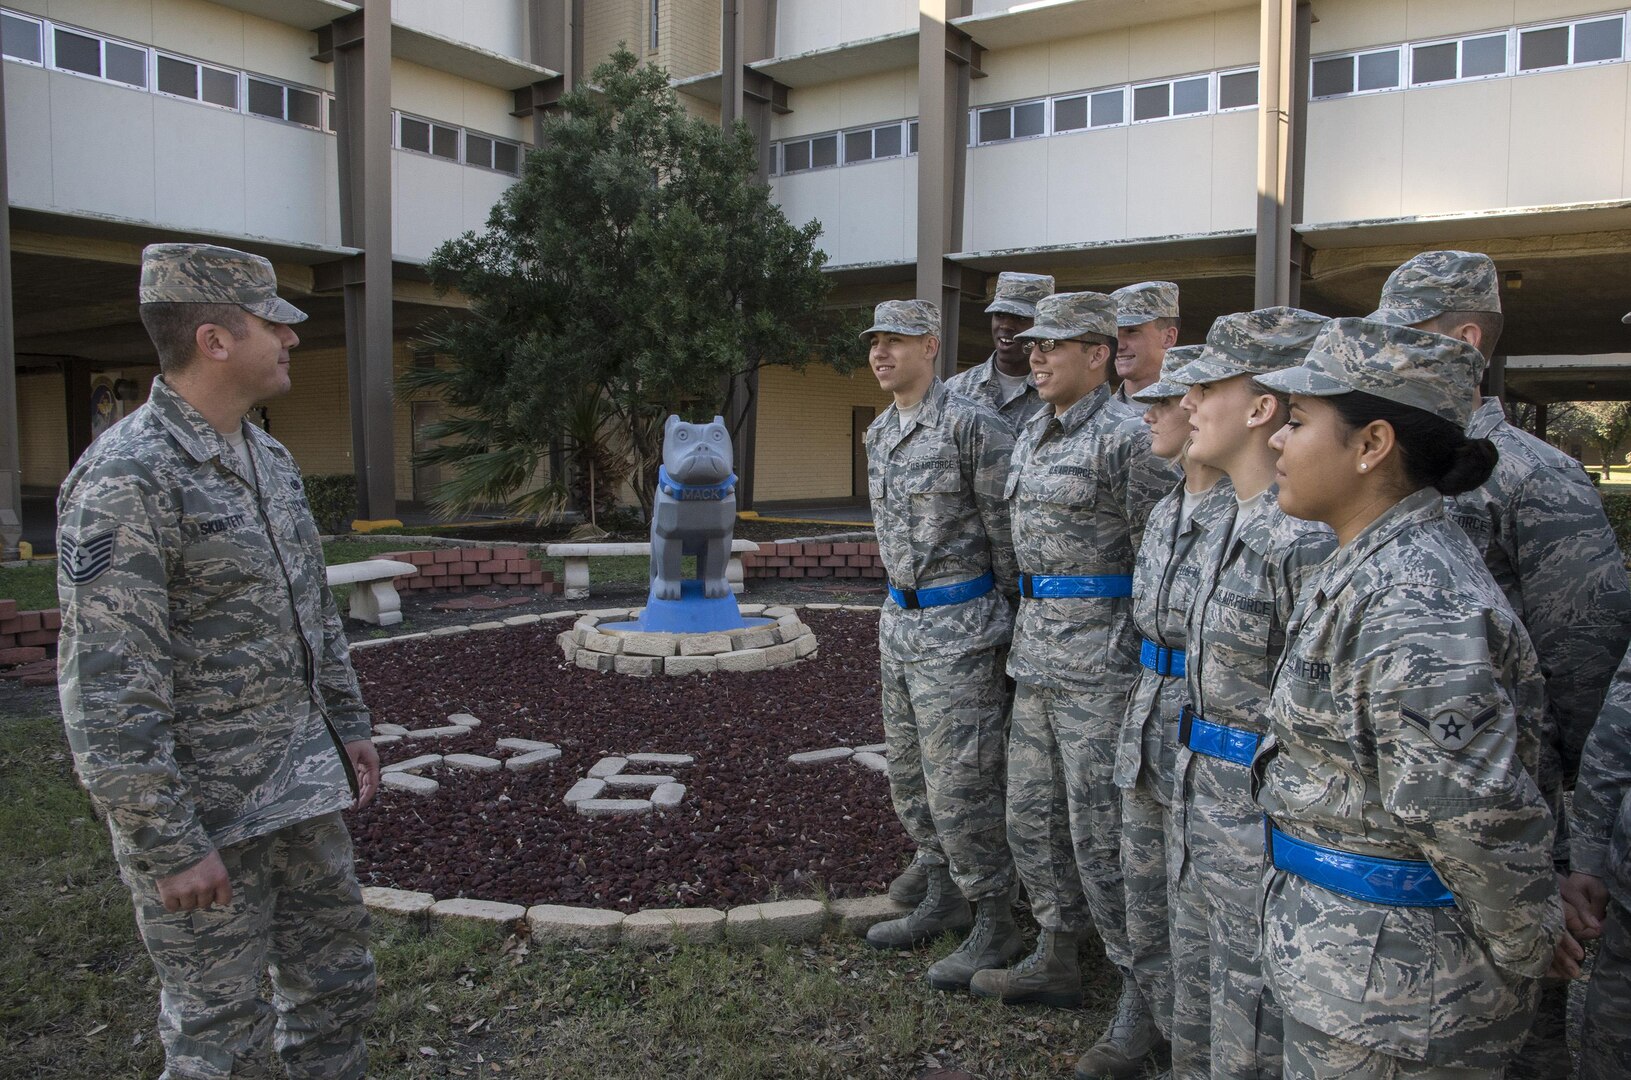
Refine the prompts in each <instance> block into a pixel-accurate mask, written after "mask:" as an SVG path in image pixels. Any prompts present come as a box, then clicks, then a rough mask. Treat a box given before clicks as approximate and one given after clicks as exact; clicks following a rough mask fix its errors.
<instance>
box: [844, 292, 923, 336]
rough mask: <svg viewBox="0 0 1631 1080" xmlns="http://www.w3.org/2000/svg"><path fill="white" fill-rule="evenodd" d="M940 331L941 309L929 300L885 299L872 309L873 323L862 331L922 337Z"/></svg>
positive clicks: (863, 333) (865, 334) (863, 332)
mask: <svg viewBox="0 0 1631 1080" xmlns="http://www.w3.org/2000/svg"><path fill="white" fill-rule="evenodd" d="M939 333H940V309H939V308H937V307H935V306H934V305H933V304H931V303H929V302H928V301H927V300H885V301H884V302H883V303H881V304H879V305H878V306H877V307H875V308H873V309H872V325H871V326H870V327H868V328H867V329H865V330H862V331H861V336H862V337H866V336H867V335H868V334H905V335H906V336H907V337H921V336H922V335H924V334H939Z"/></svg>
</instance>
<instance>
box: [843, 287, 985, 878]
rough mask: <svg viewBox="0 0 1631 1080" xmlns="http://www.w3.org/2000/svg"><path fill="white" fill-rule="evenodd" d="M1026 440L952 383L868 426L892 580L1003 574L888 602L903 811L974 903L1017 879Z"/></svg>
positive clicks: (892, 744)
mask: <svg viewBox="0 0 1631 1080" xmlns="http://www.w3.org/2000/svg"><path fill="white" fill-rule="evenodd" d="M911 304H913V305H919V306H921V307H922V308H925V309H928V310H929V311H933V308H932V305H929V304H922V303H920V302H917V301H913V302H911ZM885 306H886V305H880V306H879V310H880V312H882V311H883V310H884V308H885ZM881 317H882V316H881V315H880V318H881ZM929 325H930V320H929V316H928V315H927V314H924V316H923V326H924V327H927V326H929ZM933 325H934V329H921V328H917V327H916V325H915V324H914V325H912V326H906V327H905V328H904V329H903V330H901V331H900V332H910V333H914V334H921V333H933V332H937V331H938V314H935V315H934V316H933ZM1012 445H1013V441H1012V436H1011V435H1010V433H1009V430H1008V427H1007V425H1006V424H1005V423H1003V421H1002V419H1001V418H1000V417H998V416H997V415H996V414H995V413H993V412H991V411H990V410H989V409H987V408H986V407H985V406H983V405H978V404H975V403H974V402H972V401H969V400H968V399H966V398H964V397H961V396H959V395H956V394H953V393H950V392H949V391H948V390H947V389H946V386H945V384H944V383H942V382H940V381H939V380H938V379H937V380H935V382H934V383H933V384H932V385H931V386H930V387H929V391H928V393H927V394H925V395H924V398H923V402H922V405H921V406H920V411H919V412H918V414H917V416H916V418H915V419H914V420H913V422H912V424H911V427H910V428H909V429H908V430H905V431H902V430H901V424H900V414H899V413H898V412H897V411H896V409H895V407H894V406H893V405H891V406H890V407H889V408H888V409H886V410H885V411H884V413H883V415H881V416H879V417H878V418H877V419H876V420H874V421H873V422H872V425H871V427H869V428H868V429H867V432H866V456H867V483H868V488H869V491H870V494H871V496H872V514H873V519H874V521H875V522H876V525H877V532H878V550H879V552H880V553H881V554H882V556H883V561H884V567H885V569H886V570H887V572H888V574H889V581H890V584H891V585H893V586H895V587H896V588H900V589H927V588H932V587H936V586H945V585H952V584H956V583H960V582H965V581H969V580H971V579H974V578H978V577H979V576H980V575H982V574H986V573H990V574H992V575H993V577H994V578H995V581H996V588H994V589H992V590H990V591H988V592H986V593H984V594H983V595H981V596H977V597H975V598H974V599H971V600H967V601H964V602H962V603H954V604H944V605H939V606H934V607H923V608H917V609H913V610H906V609H903V608H901V607H900V606H899V605H898V604H896V603H894V602H892V601H886V602H885V603H884V605H883V610H882V612H881V614H880V617H879V622H878V646H879V652H880V654H881V665H880V666H881V673H882V681H883V715H884V736H885V740H886V741H887V742H888V744H889V754H888V758H889V790H890V795H891V798H892V799H893V801H894V805H895V812H896V813H897V814H898V815H899V816H900V820H901V824H902V825H903V826H904V827H905V829H906V832H907V835H909V836H910V837H911V838H912V840H913V841H914V842H915V843H916V844H917V846H918V858H919V860H920V861H922V862H923V863H925V864H926V865H929V866H947V865H949V866H950V869H951V875H952V879H953V880H954V881H955V882H956V884H957V887H958V889H960V890H961V891H962V893H963V895H964V896H965V897H966V898H968V899H970V900H979V899H980V898H982V897H985V896H990V895H992V894H995V893H998V892H1000V891H1003V890H1006V889H1007V888H1009V886H1010V885H1011V884H1012V882H1013V874H1014V871H1013V860H1012V857H1011V856H1010V855H1009V852H1008V846H1007V843H1006V840H1005V836H1004V831H1003V820H1004V819H1003V775H1004V761H1005V758H1004V724H1005V713H1004V704H1005V702H1006V699H1007V688H1006V687H1005V685H1004V683H1003V679H1002V666H1001V665H1002V653H1003V650H1004V649H1005V647H1006V646H1007V644H1008V640H1009V635H1010V633H1011V630H1012V621H1013V603H1014V581H1015V570H1014V555H1013V547H1012V543H1011V540H1010V536H1009V522H1008V506H1007V504H1006V503H1004V502H1003V498H1002V481H1003V476H1004V474H1005V473H1006V471H1007V467H1008V454H1009V451H1010V449H1011V447H1012Z"/></svg>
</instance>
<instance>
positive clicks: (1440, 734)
mask: <svg viewBox="0 0 1631 1080" xmlns="http://www.w3.org/2000/svg"><path fill="white" fill-rule="evenodd" d="M1399 713H1400V715H1402V716H1403V717H1404V718H1405V719H1406V720H1408V721H1409V722H1410V723H1412V724H1414V725H1415V726H1416V727H1418V728H1420V729H1421V730H1422V731H1423V732H1425V733H1426V735H1427V737H1428V738H1429V739H1432V740H1433V741H1434V742H1436V743H1438V744H1439V745H1440V746H1442V747H1444V749H1446V750H1459V749H1461V748H1462V747H1463V746H1466V745H1467V744H1468V743H1470V742H1472V739H1473V736H1474V735H1477V734H1478V733H1479V732H1480V731H1482V730H1483V729H1484V727H1485V725H1487V724H1488V723H1489V722H1490V721H1491V720H1493V719H1495V718H1496V717H1497V716H1499V715H1500V711H1499V710H1498V709H1496V708H1495V707H1494V706H1491V707H1490V708H1488V709H1485V710H1484V711H1483V712H1481V713H1479V714H1478V715H1477V716H1464V715H1462V714H1461V713H1458V712H1456V711H1455V710H1454V709H1445V710H1444V711H1443V712H1440V713H1438V714H1436V715H1435V716H1433V718H1432V719H1428V718H1427V717H1425V716H1423V715H1422V714H1421V713H1419V712H1416V711H1415V710H1414V709H1407V708H1404V707H1402V706H1401V707H1400V709H1399Z"/></svg>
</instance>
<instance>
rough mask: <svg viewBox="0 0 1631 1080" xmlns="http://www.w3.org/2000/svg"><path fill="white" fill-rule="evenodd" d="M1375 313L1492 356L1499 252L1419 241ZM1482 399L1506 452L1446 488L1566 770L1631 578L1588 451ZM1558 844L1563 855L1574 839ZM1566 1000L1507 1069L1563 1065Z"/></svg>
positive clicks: (1543, 1070)
mask: <svg viewBox="0 0 1631 1080" xmlns="http://www.w3.org/2000/svg"><path fill="white" fill-rule="evenodd" d="M1372 317H1373V318H1376V319H1381V320H1383V321H1386V322H1393V323H1402V324H1405V325H1408V326H1412V327H1415V328H1416V329H1418V330H1430V331H1432V332H1434V333H1438V334H1445V335H1447V336H1449V337H1455V338H1460V339H1461V340H1462V341H1465V342H1467V343H1468V344H1470V345H1472V346H1473V347H1474V348H1476V349H1478V350H1479V352H1481V353H1482V354H1483V356H1484V360H1485V362H1486V363H1487V362H1488V361H1489V358H1490V356H1492V355H1493V354H1494V351H1495V344H1496V342H1497V341H1498V340H1499V338H1500V334H1501V328H1502V318H1503V317H1502V313H1501V297H1500V291H1499V287H1498V285H1497V277H1496V273H1495V264H1494V262H1493V261H1491V260H1490V258H1489V256H1487V255H1483V254H1479V253H1476V252H1468V251H1427V252H1423V253H1422V254H1420V255H1417V256H1416V257H1415V258H1413V259H1411V260H1409V261H1408V262H1406V263H1404V264H1403V265H1402V266H1400V267H1399V268H1398V269H1396V270H1394V271H1393V273H1392V274H1390V275H1389V276H1388V279H1387V284H1386V285H1385V286H1383V289H1382V302H1381V308H1380V310H1378V311H1377V312H1376V313H1375V314H1374V315H1373V316H1372ZM1474 405H1475V411H1474V413H1473V417H1472V422H1471V423H1470V424H1468V426H1467V435H1468V436H1469V437H1470V438H1475V439H1489V440H1490V441H1491V442H1493V443H1494V444H1495V449H1496V450H1497V451H1498V452H1499V454H1500V457H1499V458H1498V460H1497V461H1496V463H1495V472H1494V473H1493V474H1492V475H1491V476H1490V478H1489V480H1488V481H1487V482H1485V484H1484V485H1483V486H1482V487H1480V488H1477V489H1476V490H1473V491H1470V492H1468V493H1466V494H1464V495H1458V496H1456V497H1455V498H1453V499H1450V500H1449V507H1448V510H1449V513H1450V516H1451V517H1452V519H1453V520H1454V521H1455V522H1456V524H1457V525H1460V526H1461V528H1462V531H1464V532H1465V533H1466V534H1467V536H1468V537H1469V538H1470V539H1471V540H1472V542H1473V546H1474V547H1476V548H1477V549H1478V550H1479V551H1481V552H1483V555H1484V561H1485V563H1486V564H1487V565H1488V566H1489V571H1490V573H1491V574H1492V575H1493V576H1494V577H1495V581H1496V584H1498V585H1500V587H1501V591H1502V592H1503V593H1505V594H1506V598H1507V602H1508V603H1510V604H1511V605H1512V610H1513V611H1514V612H1516V613H1517V616H1518V618H1519V620H1520V621H1521V622H1522V623H1523V627H1524V629H1525V630H1527V631H1528V632H1529V637H1530V639H1531V640H1532V641H1533V642H1534V644H1535V651H1536V652H1537V653H1538V654H1539V656H1540V667H1541V671H1542V673H1543V674H1544V675H1545V678H1546V702H1547V710H1548V712H1549V714H1550V716H1549V717H1548V719H1549V721H1551V722H1552V723H1555V725H1556V727H1555V735H1556V738H1557V740H1558V741H1557V743H1556V745H1555V746H1554V747H1551V748H1548V749H1549V750H1550V751H1551V753H1552V755H1555V756H1552V757H1551V758H1550V759H1551V760H1552V761H1553V762H1554V763H1555V762H1556V761H1557V760H1558V759H1561V763H1562V769H1563V775H1564V779H1565V782H1567V778H1569V777H1572V776H1573V775H1574V773H1575V771H1576V770H1577V769H1578V767H1579V764H1580V749H1581V746H1582V745H1583V744H1584V743H1585V740H1586V736H1587V734H1588V733H1589V732H1590V731H1591V727H1592V723H1593V722H1594V721H1595V720H1596V719H1597V714H1598V712H1599V711H1600V709H1601V708H1602V705H1603V695H1604V694H1605V692H1606V691H1607V690H1608V685H1609V680H1610V679H1611V678H1612V677H1613V675H1614V669H1615V667H1616V665H1617V664H1618V663H1619V662H1620V658H1621V657H1622V656H1623V655H1624V654H1625V651H1626V646H1627V644H1628V642H1631V585H1628V583H1627V580H1626V573H1625V564H1624V561H1623V557H1622V556H1621V554H1620V549H1619V544H1618V543H1617V542H1616V540H1615V538H1614V531H1613V529H1611V528H1610V527H1609V524H1608V518H1607V515H1606V514H1604V512H1603V501H1602V499H1601V498H1600V497H1599V496H1598V494H1597V491H1596V490H1595V489H1594V488H1593V487H1592V485H1591V481H1590V479H1589V478H1588V477H1587V476H1586V472H1585V470H1584V469H1582V468H1581V467H1580V463H1579V462H1577V461H1575V460H1574V459H1573V458H1571V457H1569V456H1568V455H1567V454H1564V453H1563V452H1562V451H1560V450H1558V449H1556V448H1554V447H1552V446H1550V445H1548V444H1547V443H1545V442H1542V441H1541V440H1540V439H1537V438H1535V437H1534V436H1533V435H1530V434H1529V433H1527V432H1525V431H1520V430H1519V429H1518V428H1516V427H1514V426H1512V425H1511V424H1510V423H1508V422H1507V420H1506V414H1505V412H1504V411H1503V410H1502V408H1501V402H1500V400H1499V399H1498V398H1493V397H1491V398H1480V399H1479V400H1478V401H1477V402H1475V403H1474ZM1548 726H1550V725H1548ZM1536 779H1537V780H1538V781H1542V782H1543V786H1547V787H1548V789H1549V785H1547V784H1546V783H1545V782H1544V778H1541V777H1537V778H1536ZM1555 779H1556V778H1555V777H1554V778H1553V780H1555ZM1558 855H1559V861H1560V862H1562V861H1564V860H1565V859H1566V858H1567V846H1566V843H1560V845H1559V849H1558ZM1567 1004H1568V987H1567V984H1565V983H1562V982H1560V981H1557V982H1553V983H1551V984H1550V985H1548V986H1547V987H1546V988H1545V990H1544V991H1543V993H1542V995H1541V1003H1540V1010H1539V1012H1538V1013H1537V1014H1536V1017H1535V1027H1534V1030H1533V1031H1532V1032H1531V1034H1530V1037H1529V1041H1528V1042H1526V1043H1525V1044H1524V1047H1523V1050H1522V1051H1521V1052H1520V1053H1519V1055H1518V1057H1517V1058H1516V1059H1515V1060H1514V1061H1513V1063H1512V1065H1511V1066H1510V1068H1509V1069H1508V1074H1507V1075H1508V1077H1509V1078H1510V1080H1542V1078H1546V1077H1553V1076H1564V1075H1567V1073H1568V1070H1569V1055H1568V1044H1567V1037H1566V1033H1565V1016H1564V1014H1565V1010H1566V1008H1567Z"/></svg>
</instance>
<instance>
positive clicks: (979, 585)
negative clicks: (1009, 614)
mask: <svg viewBox="0 0 1631 1080" xmlns="http://www.w3.org/2000/svg"><path fill="white" fill-rule="evenodd" d="M996 585H997V580H996V578H994V577H992V576H991V571H989V570H987V571H986V572H985V573H983V574H981V575H980V576H979V577H977V578H970V579H969V580H967V581H959V582H957V583H956V584H953V585H935V586H933V587H931V588H927V589H897V588H895V587H894V586H893V585H891V586H889V599H891V600H893V601H894V602H895V603H896V604H897V605H899V606H900V607H902V608H905V609H906V610H907V611H916V610H917V609H918V608H926V607H943V606H945V605H946V604H963V603H967V602H968V601H970V600H973V599H975V598H976V597H980V596H984V595H985V594H986V593H988V592H990V591H991V590H992V589H994V588H996Z"/></svg>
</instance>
